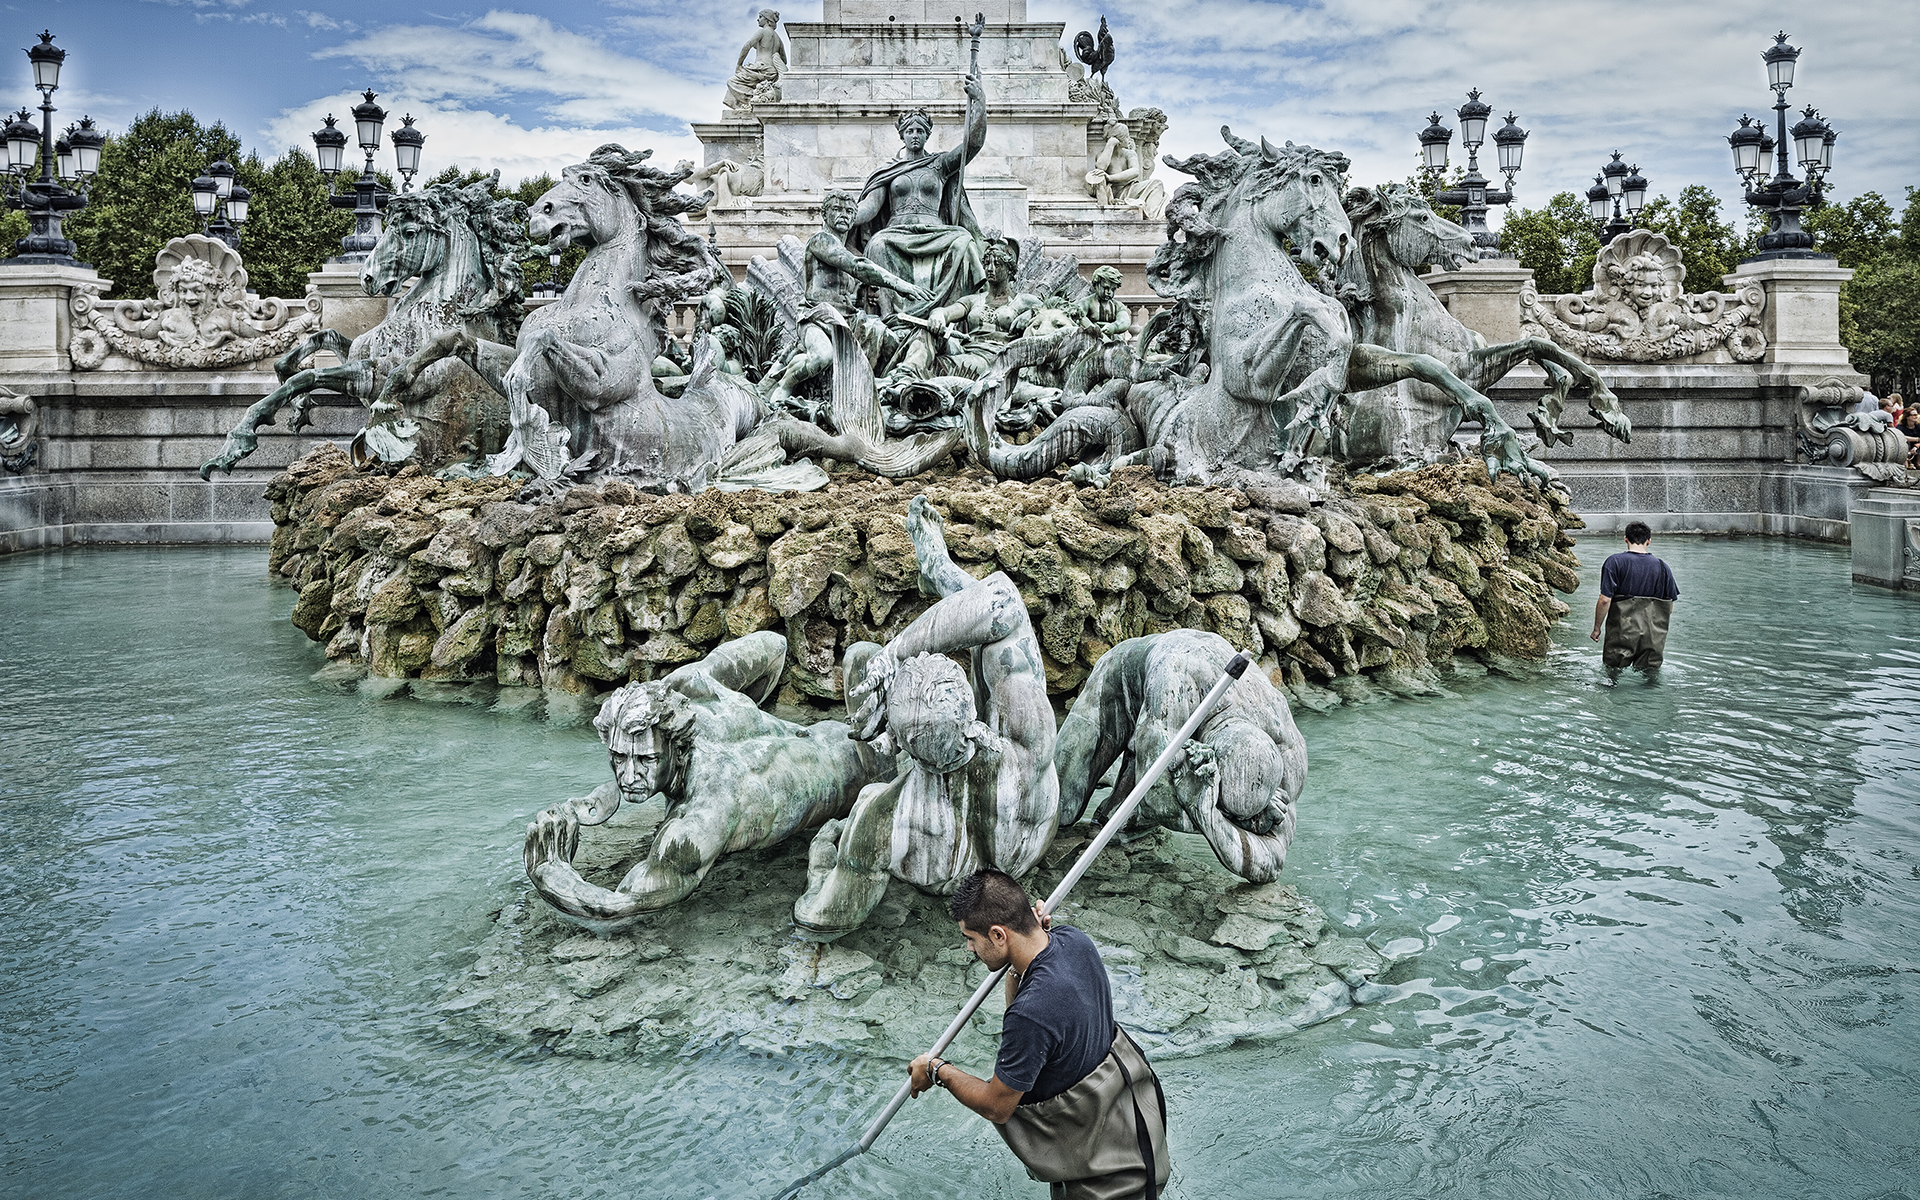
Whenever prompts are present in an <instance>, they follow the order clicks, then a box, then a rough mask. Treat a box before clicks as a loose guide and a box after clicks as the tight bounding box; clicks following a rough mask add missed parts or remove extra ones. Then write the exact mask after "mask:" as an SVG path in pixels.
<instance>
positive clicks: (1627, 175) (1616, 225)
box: [1587, 150, 1647, 246]
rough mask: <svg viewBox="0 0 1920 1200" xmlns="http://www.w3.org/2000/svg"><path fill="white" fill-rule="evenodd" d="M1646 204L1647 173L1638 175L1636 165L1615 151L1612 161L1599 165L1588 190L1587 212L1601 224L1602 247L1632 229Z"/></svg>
mask: <svg viewBox="0 0 1920 1200" xmlns="http://www.w3.org/2000/svg"><path fill="white" fill-rule="evenodd" d="M1646 206H1647V179H1646V176H1644V175H1642V174H1640V168H1639V167H1637V166H1635V167H1629V166H1628V165H1627V164H1626V163H1624V162H1622V161H1620V152H1619V151H1618V150H1615V151H1614V152H1613V161H1612V162H1610V163H1608V164H1607V165H1606V166H1604V167H1602V168H1600V173H1599V174H1598V175H1595V176H1594V177H1593V186H1592V187H1590V188H1588V189H1587V211H1588V212H1590V213H1592V214H1593V222H1594V224H1596V225H1598V226H1599V227H1600V229H1599V233H1600V244H1601V245H1602V246H1604V245H1606V244H1607V243H1608V242H1611V241H1612V240H1613V239H1614V238H1617V237H1619V236H1620V235H1621V234H1623V233H1625V232H1627V231H1628V230H1630V229H1632V228H1633V223H1634V220H1635V219H1636V218H1637V217H1639V215H1640V210H1641V209H1643V208H1645V207H1646Z"/></svg>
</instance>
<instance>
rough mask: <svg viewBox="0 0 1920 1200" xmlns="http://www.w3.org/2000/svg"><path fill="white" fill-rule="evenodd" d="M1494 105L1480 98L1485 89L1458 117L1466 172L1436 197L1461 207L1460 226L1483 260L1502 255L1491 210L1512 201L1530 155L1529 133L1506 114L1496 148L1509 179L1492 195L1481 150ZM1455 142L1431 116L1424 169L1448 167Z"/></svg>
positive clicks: (1470, 96)
mask: <svg viewBox="0 0 1920 1200" xmlns="http://www.w3.org/2000/svg"><path fill="white" fill-rule="evenodd" d="M1492 113H1493V106H1492V105H1490V104H1487V103H1485V102H1484V101H1482V100H1481V99H1480V89H1479V88H1475V89H1473V90H1472V91H1470V92H1468V93H1467V102H1466V103H1465V104H1462V105H1461V106H1460V108H1459V109H1458V110H1457V112H1456V113H1455V115H1456V116H1458V117H1459V119H1460V144H1461V145H1463V146H1465V147H1466V148H1467V174H1466V177H1465V178H1463V179H1461V181H1460V186H1459V187H1457V188H1448V189H1445V190H1443V191H1438V192H1435V193H1434V196H1433V198H1434V201H1435V202H1436V203H1439V204H1452V205H1457V206H1458V207H1459V209H1460V218H1461V219H1460V224H1461V225H1462V226H1463V227H1464V228H1465V229H1466V231H1467V232H1468V233H1469V234H1471V235H1472V236H1473V244H1474V246H1475V248H1476V251H1477V253H1478V255H1479V257H1481V258H1483V259H1485V258H1498V257H1500V239H1499V237H1497V236H1496V235H1495V234H1494V232H1493V230H1491V229H1489V228H1488V227H1487V209H1488V208H1489V207H1490V206H1492V205H1495V204H1511V203H1513V177H1514V176H1515V175H1518V174H1519V173H1520V158H1521V156H1522V155H1523V154H1524V153H1525V152H1526V147H1527V131H1526V130H1524V129H1522V128H1520V126H1519V125H1518V124H1516V123H1515V118H1514V115H1513V114H1512V113H1511V112H1509V113H1508V114H1507V123H1506V124H1505V125H1503V126H1501V127H1500V128H1499V129H1498V130H1496V131H1495V132H1494V135H1493V144H1494V147H1495V150H1496V153H1497V155H1498V161H1499V169H1500V171H1501V173H1502V174H1504V175H1505V176H1506V177H1507V190H1506V191H1504V192H1494V191H1489V190H1487V189H1488V185H1489V184H1490V183H1491V182H1492V181H1491V180H1489V179H1488V178H1486V177H1485V176H1484V175H1482V174H1480V147H1481V146H1483V145H1485V144H1486V140H1487V118H1488V117H1489V116H1490V115H1492ZM1452 140H1453V130H1451V129H1448V128H1447V127H1446V126H1445V125H1442V124H1441V123H1440V114H1439V113H1437V112H1436V113H1434V114H1433V115H1431V116H1429V117H1428V118H1427V127H1426V128H1425V129H1422V130H1421V131H1420V155H1421V166H1422V167H1423V168H1424V169H1425V170H1426V171H1427V172H1429V173H1430V175H1432V176H1434V177H1438V174H1439V173H1440V172H1442V171H1445V170H1446V169H1447V144H1448V143H1449V142H1451V141H1452Z"/></svg>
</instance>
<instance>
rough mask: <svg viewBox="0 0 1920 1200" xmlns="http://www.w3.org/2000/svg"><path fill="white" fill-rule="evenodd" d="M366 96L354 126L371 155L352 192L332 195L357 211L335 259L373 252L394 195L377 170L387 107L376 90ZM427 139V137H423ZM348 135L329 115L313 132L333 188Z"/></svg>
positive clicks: (355, 114)
mask: <svg viewBox="0 0 1920 1200" xmlns="http://www.w3.org/2000/svg"><path fill="white" fill-rule="evenodd" d="M365 96H366V99H365V100H363V101H361V102H360V103H359V104H356V105H354V106H353V129H354V135H355V140H357V141H358V142H359V145H360V149H361V150H362V151H363V152H365V154H366V156H367V161H366V165H365V166H364V167H362V168H361V171H360V178H359V179H356V180H355V181H354V184H353V194H352V195H351V196H341V195H338V194H335V195H332V196H331V197H330V201H331V203H332V204H333V206H334V207H335V208H345V209H351V210H352V211H353V232H352V233H350V234H348V235H347V236H346V237H343V238H341V239H340V248H341V254H340V256H339V257H338V258H336V259H334V261H335V262H358V261H360V260H361V259H364V258H366V256H367V255H368V254H370V253H372V251H373V248H374V247H375V246H377V245H379V244H380V229H381V220H380V213H381V211H382V210H384V209H385V208H386V207H387V201H388V200H390V199H392V197H390V196H389V195H388V194H387V193H386V192H383V191H381V190H380V181H379V180H378V179H377V178H375V177H374V174H373V155H374V152H375V151H376V150H378V149H380V130H381V128H382V127H383V126H384V125H385V124H386V120H387V110H386V109H384V108H381V107H380V106H379V105H378V104H376V103H374V91H373V89H372V88H368V89H367V90H366V92H365ZM423 140H424V139H423ZM346 148H347V135H346V132H345V131H344V130H341V129H336V128H334V119H333V118H332V117H331V116H329V117H328V118H327V123H326V126H325V127H324V128H322V129H319V130H316V131H315V132H314V135H313V153H314V158H315V160H316V161H318V162H319V164H320V170H321V173H322V174H324V175H326V177H327V187H328V190H329V191H331V190H332V188H333V180H334V178H335V177H336V176H338V175H339V173H340V169H341V161H340V160H341V159H342V158H343V157H344V156H345V151H346Z"/></svg>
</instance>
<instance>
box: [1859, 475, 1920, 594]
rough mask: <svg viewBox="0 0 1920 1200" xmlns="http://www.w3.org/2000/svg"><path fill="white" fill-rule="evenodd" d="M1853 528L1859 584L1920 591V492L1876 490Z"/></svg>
mask: <svg viewBox="0 0 1920 1200" xmlns="http://www.w3.org/2000/svg"><path fill="white" fill-rule="evenodd" d="M1852 526H1853V529H1852V533H1853V581H1854V582H1855V583H1870V584H1872V585H1874V586H1875V587H1884V588H1894V589H1896V590H1899V591H1909V592H1920V491H1913V490H1911V489H1908V488H1874V489H1873V490H1872V491H1870V492H1868V493H1867V498H1866V499H1865V500H1862V501H1860V502H1859V503H1858V504H1856V505H1854V507H1853V513H1852Z"/></svg>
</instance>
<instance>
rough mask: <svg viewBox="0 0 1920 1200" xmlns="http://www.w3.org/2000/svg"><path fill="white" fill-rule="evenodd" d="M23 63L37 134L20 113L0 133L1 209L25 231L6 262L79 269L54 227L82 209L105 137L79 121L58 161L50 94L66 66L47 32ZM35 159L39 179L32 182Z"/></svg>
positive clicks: (69, 244)
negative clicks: (4, 175)
mask: <svg viewBox="0 0 1920 1200" xmlns="http://www.w3.org/2000/svg"><path fill="white" fill-rule="evenodd" d="M27 58H28V60H29V61H31V62H32V63H33V86H34V87H36V88H39V89H40V128H39V129H38V130H37V131H36V130H35V129H34V128H33V118H32V116H31V115H30V114H29V113H28V111H27V110H26V109H24V108H23V109H21V110H20V113H19V115H18V116H16V117H15V118H14V119H13V121H12V122H11V123H10V124H8V125H7V127H6V131H5V136H6V141H7V172H8V179H7V186H6V200H7V205H8V207H10V208H17V209H20V210H22V211H24V212H25V213H26V214H27V227H28V233H27V236H26V237H23V238H21V239H20V240H19V241H17V242H15V243H14V244H13V258H12V259H10V260H8V261H10V262H13V263H16V264H20V263H34V264H40V265H45V266H60V267H78V266H84V265H86V264H84V263H79V262H76V261H74V257H73V243H72V242H71V241H69V240H68V239H67V238H66V237H65V236H63V235H62V234H61V232H60V225H61V222H63V221H65V220H66V218H67V216H68V215H69V214H71V213H75V212H78V211H79V210H80V209H82V208H85V207H86V206H87V195H86V183H87V181H88V180H90V179H92V178H93V174H94V172H95V171H97V170H99V169H100V147H101V146H102V145H103V144H104V143H105V142H106V138H105V137H103V136H101V135H100V134H99V132H98V131H96V130H94V128H93V122H92V121H91V120H86V121H82V122H81V124H80V128H78V129H74V130H72V131H70V133H69V135H68V136H67V138H66V139H64V140H65V142H66V144H67V152H66V154H65V155H64V156H63V155H62V154H61V152H60V151H59V149H58V148H57V146H56V145H55V143H54V137H53V114H54V111H55V110H54V107H53V93H54V92H55V91H56V90H57V89H58V88H59V87H60V68H61V66H62V64H64V63H65V62H66V58H67V52H66V51H65V50H62V49H61V48H60V47H58V46H56V45H54V44H53V34H52V33H42V34H41V35H40V44H39V45H37V46H34V47H32V48H30V49H29V50H28V51H27ZM76 139H77V140H76ZM36 155H37V156H38V159H39V163H40V177H39V178H38V179H33V178H31V175H32V171H33V165H34V160H35V157H36ZM56 166H58V168H59V175H60V177H61V178H70V179H73V180H75V181H77V182H78V183H79V186H80V190H79V191H77V192H76V191H69V190H68V189H67V188H66V187H64V186H63V185H62V184H61V182H60V178H56V177H55V169H56ZM69 170H71V171H72V174H71V175H68V171H69Z"/></svg>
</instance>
